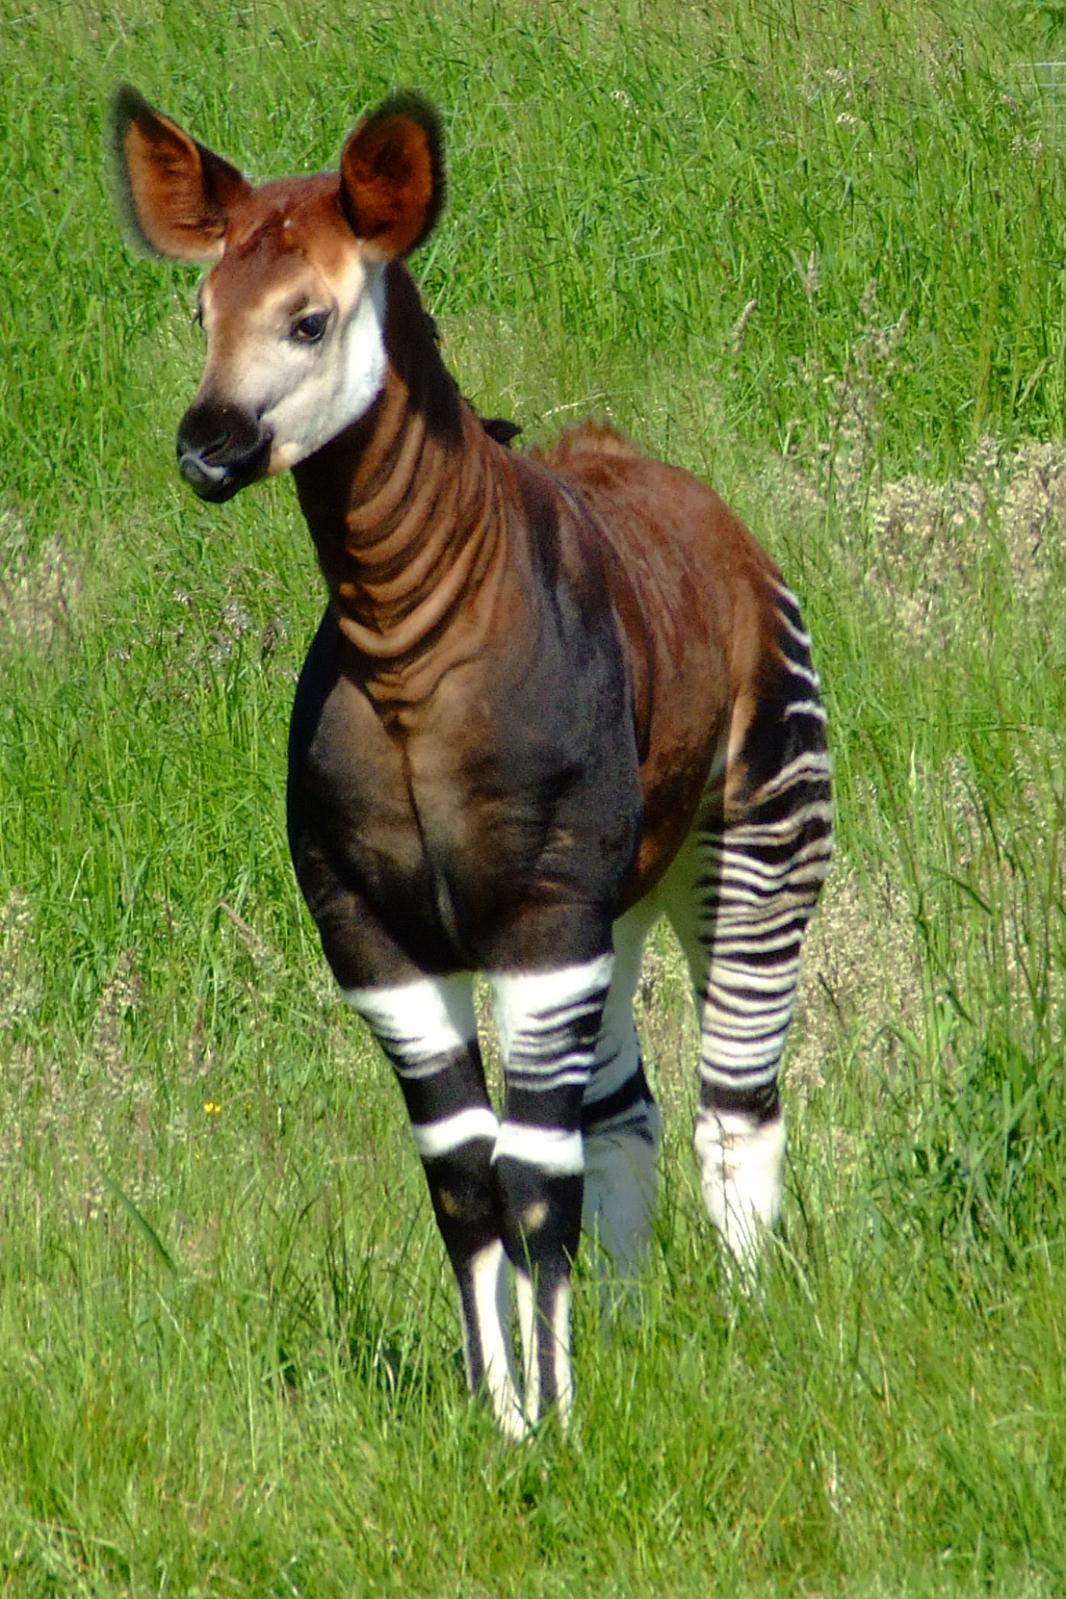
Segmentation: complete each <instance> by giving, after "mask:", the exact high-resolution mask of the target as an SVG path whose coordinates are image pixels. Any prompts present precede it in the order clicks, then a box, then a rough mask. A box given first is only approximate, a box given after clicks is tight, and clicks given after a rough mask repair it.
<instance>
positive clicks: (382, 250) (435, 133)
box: [341, 93, 444, 261]
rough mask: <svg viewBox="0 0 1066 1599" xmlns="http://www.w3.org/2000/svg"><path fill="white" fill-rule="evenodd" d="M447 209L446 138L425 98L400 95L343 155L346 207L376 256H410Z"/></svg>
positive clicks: (350, 141) (393, 97)
mask: <svg viewBox="0 0 1066 1599" xmlns="http://www.w3.org/2000/svg"><path fill="white" fill-rule="evenodd" d="M443 204H444V135H443V133H442V132H441V125H440V118H439V117H438V115H437V113H436V111H435V110H434V109H433V107H432V106H431V105H430V103H429V101H428V100H424V99H423V98H422V96H421V95H420V94H409V93H407V94H394V95H390V97H389V98H388V99H387V100H383V101H382V103H381V104H380V105H379V106H378V108H377V110H376V111H372V112H371V113H370V115H369V116H368V117H367V118H365V120H364V121H362V122H361V123H360V124H359V126H358V127H357V128H356V130H355V132H354V133H351V134H349V136H348V142H347V144H346V145H345V146H344V150H343V152H342V154H341V205H342V207H343V208H344V214H345V216H346V217H347V219H348V224H349V226H350V227H351V229H352V232H353V233H354V234H355V236H356V238H358V239H361V240H362V241H363V243H364V244H365V245H366V246H367V249H368V252H369V253H370V254H371V255H374V256H377V257H378V259H379V260H385V261H391V260H394V259H395V258H396V257H397V256H404V255H410V253H411V251H412V250H414V249H416V248H417V246H418V245H420V244H421V243H422V241H423V239H425V238H426V237H427V235H428V234H429V232H430V229H431V228H432V227H433V224H434V223H435V222H436V220H437V217H438V216H439V215H440V208H441V206H442V205H443Z"/></svg>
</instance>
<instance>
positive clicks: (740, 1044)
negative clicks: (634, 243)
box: [113, 88, 831, 1436]
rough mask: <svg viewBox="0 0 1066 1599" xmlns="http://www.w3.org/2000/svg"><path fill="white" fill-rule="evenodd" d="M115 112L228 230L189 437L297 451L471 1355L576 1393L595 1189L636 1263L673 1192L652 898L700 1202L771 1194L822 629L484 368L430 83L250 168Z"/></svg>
mask: <svg viewBox="0 0 1066 1599" xmlns="http://www.w3.org/2000/svg"><path fill="white" fill-rule="evenodd" d="M113 128H114V140H115V149H116V154H117V160H118V167H119V172H120V174H121V175H122V177H123V178H124V198H125V201H126V206H127V211H128V215H129V218H130V220H131V222H132V224H133V226H134V228H135V230H136V232H137V234H138V235H139V236H140V238H141V240H142V241H143V242H144V243H145V244H146V245H147V246H148V247H150V248H151V249H153V250H155V251H156V252H158V253H161V254H163V255H166V256H170V257H173V258H175V259H179V260H196V261H204V262H210V263H213V265H212V269H211V271H210V272H209V274H208V275H207V277H206V278H205V280H204V282H203V285H202V288H201V295H200V307H201V318H202V322H203V326H204V328H205V331H206V335H207V365H206V370H205V372H204V376H203V381H202V383H201V386H200V389H199V392H198V394H197V395H196V397H195V399H194V401H193V403H192V405H191V407H190V409H189V410H188V412H187V413H186V415H185V417H184V418H183V420H182V422H181V425H180V428H179V431H178V455H179V461H180V466H181V471H182V473H183V475H184V477H185V478H186V479H187V481H188V482H189V483H190V484H191V486H192V487H193V488H194V489H195V490H196V492H197V493H198V494H199V495H201V496H202V497H203V498H205V499H208V500H224V499H227V498H228V497H229V496H230V495H232V494H233V493H235V492H236V491H237V490H238V489H240V488H242V487H244V486H245V485H246V484H249V483H251V482H253V481H254V480H256V479H258V478H261V477H264V476H266V475H268V474H272V473H276V472H281V471H284V470H287V469H291V470H292V472H293V474H294V476H295V479H296V488H297V493H298V495H299V501H300V505H301V508H302V510H303V513H304V516H305V517H306V520H307V524H308V527H309V529H310V531H311V535H312V538H313V540H314V543H315V547H316V550H317V553H318V560H319V564H320V566H321V569H322V572H323V575H324V577H325V581H326V586H327V589H328V605H327V608H326V612H325V615H324V617H323V619H322V623H321V626H320V627H319V630H318V633H317V636H316V637H315V640H314V642H313V644H312V646H311V650H310V653H309V655H308V657H307V662H306V665H305V666H304V670H303V674H302V676H301V678H300V683H299V688H298V690H297V694H296V704H295V710H294V713H293V719H292V731H291V740H290V759H289V791H288V792H289V808H288V816H289V836H290V841H291V847H292V856H293V862H294V865H295V870H296V876H297V879H298V881H299V884H300V888H301V890H302V891H303V894H304V896H305V898H306V901H307V904H308V906H309V907H310V910H311V913H312V915H313V917H314V919H315V921H316V923H317V926H318V929H319V932H320V935H321V939H322V946H323V949H324V951H325V955H326V958H327V960H328V961H329V963H330V966H331V967H332V969H333V972H334V974H335V976H336V978H337V981H338V983H339V985H340V987H341V989H342V990H343V992H344V995H345V997H346V998H347V999H348V1000H349V1002H350V1003H351V1004H352V1005H353V1006H354V1008H355V1010H356V1011H357V1012H358V1013H359V1014H360V1015H361V1016H362V1017H363V1018H364V1019H365V1020H366V1022H367V1023H368V1024H369V1026H370V1028H371V1029H372V1031H373V1033H374V1034H375V1036H376V1037H377V1039H378V1041H379V1042H380V1044H381V1046H382V1048H383V1050H384V1052H385V1054H386V1055H387V1056H388V1058H389V1060H390V1061H391V1062H392V1065H393V1067H394V1068H395V1071H396V1075H397V1077H398V1080H399V1084H400V1087H401V1089H402V1091H403V1094H404V1098H405V1101H406V1105H407V1110H408V1112H409V1115H410V1119H411V1124H412V1129H413V1132H414V1140H415V1145H416V1147H417V1150H418V1153H419V1155H420V1156H421V1159H422V1161H423V1164H424V1168H425V1173H426V1178H427V1181H428V1185H429V1192H430V1197H431V1199H432V1203H433V1208H434V1212H435V1214H436V1218H437V1222H438V1224H439V1227H440V1231H441V1234H442V1236H443V1239H444V1243H445V1246H446V1248H447V1251H448V1254H449V1257H450V1259H451V1263H452V1266H453V1268H454V1271H455V1275H456V1279H457V1281H458V1286H459V1292H460V1297H461V1302H462V1314H463V1327H464V1341H465V1349H466V1363H467V1371H468V1376H469V1380H470V1384H471V1387H472V1388H474V1389H484V1390H485V1391H486V1392H487V1394H488V1396H489V1398H490V1400H491V1403H492V1406H493V1409H494V1412H495V1414H496V1417H497V1419H498V1421H499V1422H500V1424H501V1426H502V1427H503V1428H504V1429H505V1430H506V1431H507V1432H509V1433H511V1434H514V1435H516V1436H517V1435H519V1434H521V1433H522V1431H523V1430H524V1429H525V1428H526V1427H527V1426H528V1425H529V1424H531V1423H533V1422H535V1421H536V1420H537V1419H538V1418H539V1417H540V1416H541V1415H542V1414H543V1413H544V1412H545V1410H546V1409H547V1408H548V1407H552V1406H554V1407H557V1408H558V1411H559V1413H560V1415H561V1417H562V1419H563V1421H564V1422H565V1419H566V1416H567V1413H568V1410H569V1407H570V1401H571V1376H570V1353H569V1343H570V1331H569V1325H570V1311H569V1294H570V1271H571V1264H572V1262H573V1260H574V1257H575V1255H576V1253H577V1249H578V1240H579V1232H580V1229H581V1225H582V1217H583V1219H584V1225H585V1227H586V1229H587V1230H589V1231H590V1232H592V1233H594V1234H595V1235H597V1236H598V1239H599V1243H600V1246H601V1253H602V1254H604V1255H606V1257H607V1258H608V1260H609V1261H610V1262H611V1263H613V1267H614V1268H615V1269H616V1270H617V1271H618V1272H619V1273H620V1274H622V1275H623V1276H631V1275H632V1273H633V1272H634V1271H635V1270H636V1269H637V1267H638V1265H639V1262H640V1259H641V1255H642V1251H643V1250H644V1248H645V1246H646V1244H647V1242H648V1239H649V1235H650V1229H651V1225H652V1218H653V1210H654V1204H655V1191H656V1155H657V1148H658V1141H659V1113H658V1109H657V1107H656V1104H655V1102H654V1100H653V1097H652V1094H651V1091H650V1089H649V1086H648V1082H647V1079H646V1077H645V1074H644V1070H643V1067H642V1064H641V1056H640V1048H639V1044H638V1040H637V1035H636V1030H635V1027H634V1022H633V1009H632V1001H633V995H634V990H635V987H636V984H637V979H638V973H639V965H640V955H641V947H642V944H643V941H644V938H645V936H646V934H647V932H648V929H649V928H650V926H651V925H652V923H653V922H654V921H655V920H656V918H657V917H658V916H659V915H660V914H662V913H665V914H666V915H667V916H668V917H669V919H670V921H671V922H672V924H673V927H674V928H675V930H676V933H677V935H678V938H679V940H680V943H681V946H682V948H683V950H684V952H685V955H686V956H687V959H688V963H689V966H690V968H691V974H692V982H693V987H694V991H695V996H696V1004H697V1008H698V1012H699V1018H700V1029H701V1043H700V1074H701V1077H700V1108H699V1113H698V1117H697V1124H696V1133H695V1147H696V1152H697V1157H698V1160H699V1164H700V1170H701V1180H702V1188H703V1194H704V1197H705V1200H706V1205H707V1209H708V1211H709V1213H710V1216H711V1218H712V1220H713V1221H714V1223H715V1225H716V1227H717V1228H718V1230H719V1232H720V1234H721V1236H722V1238H723V1239H724V1240H725V1243H726V1244H727V1245H728V1247H729V1249H730V1250H731V1251H732V1253H733V1255H734V1256H735V1257H737V1258H738V1259H739V1260H740V1261H741V1262H743V1263H745V1264H746V1263H748V1262H750V1261H752V1260H753V1258H754V1256H755V1254H756V1251H757V1249H758V1246H759V1243H760V1236H761V1233H762V1232H763V1230H764V1229H765V1228H766V1227H768V1226H770V1225H771V1224H772V1223H773V1222H774V1220H775V1219H776V1216H777V1213H778V1208H779V1199H780V1192H781V1173H782V1162H783V1154H784V1127H783V1121H782V1111H781V1103H780V1099H779V1095H778V1086H777V1078H778V1068H779V1063H780V1059H781V1052H782V1048H783V1045H784V1041H785V1034H786V1031H787V1028H788V1024H789V1020H790V1017H791V1013H792V1007H793V1000H794V993H795V986H796V979H797V971H798V964H799V954H800V944H801V940H802V936H803V932H804V929H805V927H806V924H807V921H808V918H809V916H810V914H811V912H812V910H813V908H814V904H815V901H816V899H817V895H818V891H819V888H820V885H821V882H822V879H823V877H824V874H825V870H826V867H827V863H828V859H829V850H830V830H831V813H830V789H829V760H828V756H827V753H826V744H825V714H824V712H823V710H822V707H821V704H820V702H819V698H818V679H817V676H816V675H815V673H814V671H813V669H812V667H811V662H810V655H809V643H810V640H809V638H808V636H807V634H806V632H805V630H804V627H803V622H802V620H801V617H800V614H799V609H798V607H797V603H796V600H795V598H794V596H793V595H792V594H791V593H790V591H789V590H788V589H787V588H786V587H785V586H784V584H783V583H782V580H781V577H780V574H779V572H778V570H777V568H776V566H775V565H774V563H773V561H772V560H771V559H770V558H769V556H768V555H767V554H766V553H765V552H764V551H763V550H762V548H761V547H760V546H759V545H758V544H757V543H756V542H755V540H754V539H753V538H752V536H751V534H750V533H749V532H748V531H747V529H746V528H745V527H744V526H743V525H742V524H741V522H740V521H739V520H738V519H737V518H736V517H735V516H734V515H733V514H732V513H731V512H730V511H729V510H728V509H727V507H726V506H725V505H724V504H723V503H722V501H721V500H720V499H719V498H718V497H717V496H716V495H715V494H714V493H713V491H712V490H711V489H709V488H708V487H706V486H705V485H704V484H703V483H701V482H699V481H697V480H696V479H695V478H693V477H691V476H690V475H688V474H687V473H685V472H682V471H679V470H677V469H676V468H674V467H671V466H668V465H665V464H663V463H661V462H659V461H655V460H650V459H648V458H647V457H645V456H643V455H641V454H640V453H639V452H638V451H637V450H636V449H635V448H633V447H632V446H630V445H629V444H628V443H626V442H625V441H624V440H623V439H622V438H620V437H619V436H618V435H617V434H616V433H614V432H613V431H611V430H610V429H608V428H604V427H598V426H595V425H585V426H581V427H578V428H576V429H575V430H574V431H572V432H570V433H568V434H566V435H564V437H563V438H562V439H561V441H560V442H559V443H558V444H557V445H556V447H555V448H554V450H552V451H551V452H549V453H548V454H545V455H538V454H531V455H526V454H522V453H520V452H518V451H514V450H511V449H508V448H506V447H505V443H506V439H507V437H508V436H509V435H508V430H507V429H506V428H504V429H503V430H502V432H501V431H500V430H499V429H498V428H497V427H496V425H483V424H482V423H481V422H480V420H479V419H478V418H477V417H476V416H475V415H474V413H473V412H472V411H471V409H470V407H469V406H468V405H467V404H466V402H465V401H464V400H463V399H462V397H461V395H460V392H459V390H458V388H457V387H456V385H455V383H454V381H453V379H452V378H451V376H450V375H449V373H448V371H447V370H446V368H445V366H444V365H443V362H442V359H441V356H440V353H439V350H438V347H437V343H436V340H435V338H434V333H433V327H432V323H431V320H430V319H429V318H428V317H427V315H426V314H425V312H424V311H423V310H422V307H421V304H420V302H419V298H418V294H417V291H416V288H415V286H414V283H413V280H412V279H411V277H410V275H409V273H408V271H407V268H406V267H405V265H404V264H403V258H404V257H405V256H406V255H407V254H408V253H409V252H410V251H411V250H413V249H414V248H415V247H416V246H417V245H418V244H419V243H421V242H422V240H423V239H424V238H425V237H426V235H427V233H428V232H429V230H430V228H431V227H432V225H433V223H434V221H435V220H436V216H437V213H438V210H439V207H440V203H441V198H442V185H443V175H442V162H441V139H440V130H439V126H438V123H437V119H436V116H435V114H434V113H433V111H432V109H431V108H430V107H429V106H428V105H427V104H426V103H425V102H424V101H422V100H420V99H418V98H417V97H414V96H406V95H405V96H397V97H394V98H393V99H391V100H388V101H386V102H385V103H384V104H383V105H381V106H380V107H379V108H378V109H377V110H376V111H375V112H374V113H373V114H372V115H370V116H369V117H368V118H366V119H365V120H364V121H363V122H362V123H361V124H360V125H359V127H358V128H356V130H355V131H354V132H353V133H352V134H351V135H350V137H349V139H348V141H347V143H346V144H345V147H344V150H343V153H342V156H341V163H340V171H339V173H329V174H323V175H318V176H313V177H306V178H299V179H286V180H282V181H279V182H274V183H268V184H265V185H263V186H261V187H255V186H253V185H252V184H251V183H249V182H248V181H247V180H246V179H245V178H244V177H242V176H241V174H240V173H239V172H238V171H237V170H236V169H235V168H234V167H232V166H230V165H229V164H228V163H227V162H225V161H223V160H222V159H221V158H220V157H219V156H217V155H215V154H213V153H212V152H211V151H209V150H207V149H205V148H204V147H203V146H201V145H199V144H197V143H196V142H195V141H194V140H193V139H191V138H190V137H189V136H188V135H187V134H186V133H184V132H183V131H182V130H181V129H180V128H178V127H177V125H176V124H175V123H173V122H172V121H171V120H170V119H169V118H167V117H164V116H162V115H161V114H160V113H158V112H156V111H154V110H153V109H152V108H151V107H150V106H149V105H148V104H147V103H146V102H145V101H144V100H143V99H142V98H141V97H140V96H139V95H138V94H136V93H135V92H134V91H133V90H131V89H128V88H126V89H122V90H120V91H119V93H118V95H117V96H116V99H115V103H114V110H113ZM493 433H496V434H497V435H498V436H497V437H494V436H492V435H493ZM500 437H502V438H503V439H504V441H505V442H504V443H501V442H499V438H500ZM475 972H484V973H485V974H487V977H488V981H489V983H490V985H491V989H492V995H493V1000H494V1007H495V1016H496V1021H497V1026H498V1030H499V1034H500V1039H501V1045H502V1051H503V1055H504V1072H505V1086H504V1093H503V1103H502V1106H501V1107H500V1108H499V1110H497V1109H496V1108H494V1107H493V1105H492V1103H491V1102H490V1099H489V1095H488V1093H487V1090H486V1085H485V1076H484V1072H483V1069H482V1062H481V1057H480V1054H479V1047H478V1039H477V1032H476V1027H475V1021H474V1007H473V1001H472V983H473V974H474V973H475ZM512 1278H513V1281H514V1284H515V1292H516V1297H517V1305H518V1316H519V1325H520V1331H521V1343H522V1360H521V1367H520V1370H518V1371H516V1370H515V1367H514V1363H513V1360H512V1353H511V1342H510V1332H509V1321H510V1309H509V1306H510V1295H511V1282H512Z"/></svg>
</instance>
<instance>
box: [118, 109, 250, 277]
mask: <svg viewBox="0 0 1066 1599" xmlns="http://www.w3.org/2000/svg"><path fill="white" fill-rule="evenodd" d="M111 146H112V152H113V155H114V162H115V172H116V176H117V178H118V187H119V199H120V203H121V205H122V208H123V210H124V212H125V214H126V219H127V221H128V222H129V224H130V227H131V229H132V230H133V233H134V235H135V237H136V238H137V239H139V240H140V242H141V243H142V244H143V245H144V246H145V247H146V249H149V250H152V251H154V252H155V253H156V254H157V255H165V256H170V257H171V259H173V260H175V261H217V260H218V258H219V256H220V255H221V254H222V250H223V247H224V243H225V233H226V221H227V215H228V212H229V210H230V208H231V207H232V206H233V204H234V202H235V201H237V200H238V199H240V198H241V197H242V196H243V195H245V194H248V193H250V191H251V185H250V184H249V183H248V181H247V179H246V178H244V177H242V176H241V174H240V173H239V172H238V171H237V168H236V167H231V166H230V164H229V162H228V161H223V159H222V157H221V156H219V155H215V153H214V151H212V150H208V149H206V148H205V146H204V145H202V144H197V142H196V140H195V139H190V137H189V135H188V134H187V133H184V132H183V131H182V130H181V128H179V127H178V125H177V123H176V122H171V120H170V118H169V117H165V116H163V115H162V114H161V113H160V112H158V111H155V110H153V108H152V107H151V106H150V105H149V104H148V102H147V100H145V99H144V98H143V96H142V95H139V94H138V93H137V90H136V89H131V88H130V86H129V84H128V83H124V84H123V85H122V87H121V88H120V89H118V90H117V91H116V94H115V97H114V99H113V100H112V102H111Z"/></svg>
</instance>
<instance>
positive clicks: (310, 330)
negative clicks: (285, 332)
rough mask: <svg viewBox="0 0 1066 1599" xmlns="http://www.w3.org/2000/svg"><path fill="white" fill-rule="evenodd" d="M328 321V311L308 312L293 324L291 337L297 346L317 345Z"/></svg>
mask: <svg viewBox="0 0 1066 1599" xmlns="http://www.w3.org/2000/svg"><path fill="white" fill-rule="evenodd" d="M328 321H329V312H328V311H309V312H308V313H307V315H306V316H302V317H299V318H298V319H297V320H296V321H295V322H294V323H293V325H292V329H291V332H292V337H293V338H294V339H295V340H296V342H297V344H317V343H318V341H319V339H320V338H321V337H322V335H323V333H325V331H326V323H327V322H328Z"/></svg>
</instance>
